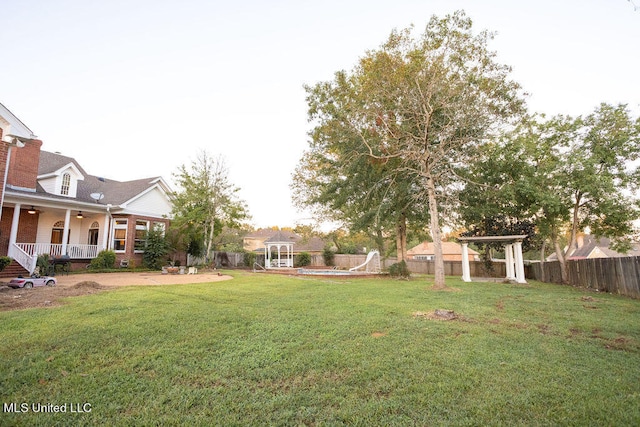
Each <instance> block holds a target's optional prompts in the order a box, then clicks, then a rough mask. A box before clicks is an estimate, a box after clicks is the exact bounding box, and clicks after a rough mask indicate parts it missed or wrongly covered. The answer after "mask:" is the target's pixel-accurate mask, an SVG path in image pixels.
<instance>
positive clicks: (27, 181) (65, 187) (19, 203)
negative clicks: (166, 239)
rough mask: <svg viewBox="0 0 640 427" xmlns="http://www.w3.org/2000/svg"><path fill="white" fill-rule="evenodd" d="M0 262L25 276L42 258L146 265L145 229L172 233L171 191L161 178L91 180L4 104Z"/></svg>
mask: <svg viewBox="0 0 640 427" xmlns="http://www.w3.org/2000/svg"><path fill="white" fill-rule="evenodd" d="M0 138H1V140H2V142H1V143H0V179H2V185H0V191H2V194H1V195H0V199H1V205H2V210H1V213H0V215H1V216H0V255H8V256H10V257H11V258H13V259H14V261H16V262H18V263H19V264H20V265H21V266H22V267H23V268H24V269H25V270H27V272H29V273H31V272H32V271H33V270H34V268H35V263H36V260H37V257H38V255H40V254H49V255H50V256H51V257H54V258H58V257H62V256H68V257H69V258H70V259H71V262H72V263H76V264H78V263H82V264H83V265H85V264H87V263H88V262H89V260H91V259H92V258H94V257H95V256H96V255H97V254H98V252H100V251H101V250H103V249H111V250H113V251H115V253H116V257H117V260H118V261H117V262H118V263H119V262H120V260H127V261H129V262H130V263H131V264H136V265H140V263H141V261H142V254H143V253H144V246H145V243H146V242H145V235H146V232H147V230H149V229H151V228H152V227H154V226H155V225H156V224H158V225H159V226H160V227H163V228H166V227H168V225H169V217H170V214H171V210H172V204H171V199H170V193H171V190H170V188H169V187H168V185H167V183H166V182H165V181H164V180H163V179H162V178H161V177H153V178H145V179H139V180H134V181H126V182H120V181H114V180H111V179H104V178H99V177H97V176H93V175H89V174H88V173H87V172H86V171H85V170H84V169H83V168H82V166H80V164H78V162H76V161H75V160H74V159H73V158H72V157H67V156H63V155H61V154H58V153H51V152H47V151H42V150H41V146H42V141H41V140H39V139H37V138H36V136H35V135H34V134H33V132H31V130H30V129H29V128H27V127H26V126H25V125H24V124H23V123H22V122H21V121H20V120H19V119H18V118H17V117H15V116H14V115H13V114H12V113H11V112H10V111H9V110H8V109H7V108H6V107H4V106H3V105H2V104H0Z"/></svg>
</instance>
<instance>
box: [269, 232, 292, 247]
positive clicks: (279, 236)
mask: <svg viewBox="0 0 640 427" xmlns="http://www.w3.org/2000/svg"><path fill="white" fill-rule="evenodd" d="M294 241H295V237H294V235H293V234H292V233H284V232H282V231H278V232H277V233H276V234H274V235H273V236H271V237H269V238H268V239H267V240H265V241H264V242H265V243H290V244H293V243H294Z"/></svg>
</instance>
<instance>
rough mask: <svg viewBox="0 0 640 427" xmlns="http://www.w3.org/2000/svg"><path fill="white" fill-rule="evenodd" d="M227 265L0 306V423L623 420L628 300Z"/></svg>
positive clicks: (635, 378) (626, 420) (551, 289)
mask: <svg viewBox="0 0 640 427" xmlns="http://www.w3.org/2000/svg"><path fill="white" fill-rule="evenodd" d="M232 274H233V275H235V276H236V277H235V279H234V280H231V281H226V282H217V283H213V284H198V285H177V286H148V287H135V288H133V287H129V288H122V289H117V290H113V291H109V292H104V293H100V294H95V295H91V296H86V297H78V298H71V299H69V300H68V304H67V305H65V306H62V307H55V308H48V309H29V310H22V311H12V312H2V313H0V320H1V322H2V326H3V328H2V330H1V332H0V339H1V340H2V346H1V350H0V358H1V362H0V363H1V365H0V366H2V369H1V370H0V396H1V397H2V398H1V399H0V400H1V401H2V402H0V403H2V404H3V406H4V407H3V413H0V425H54V424H57V425H96V424H104V425H132V424H136V425H140V424H142V425H178V424H188V425H203V426H208V425H225V426H227V425H243V426H244V425H283V426H284V425H286V426H289V425H362V426H372V425H385V426H389V425H403V426H404V425H421V426H422V425H510V426H511V425H577V426H583V425H616V426H621V425H629V426H631V425H640V301H638V300H632V299H629V298H623V297H618V296H611V295H604V294H597V293H591V292H585V291H581V290H577V289H573V288H569V287H561V286H555V285H546V284H540V283H531V284H529V285H510V284H496V283H463V282H461V281H459V280H457V279H453V278H449V279H448V284H449V286H451V287H453V288H455V290H454V291H448V292H436V291H432V290H430V289H429V286H430V284H429V283H428V279H426V278H414V279H412V280H411V281H395V280H387V279H357V280H331V279H323V278H294V277H286V276H277V275H265V274H252V273H244V272H233V273H232ZM435 309H448V310H454V311H455V313H456V314H457V315H458V316H459V317H458V318H457V319H455V320H450V321H443V320H433V319H430V318H429V317H428V316H425V315H422V314H425V313H429V312H432V311H433V310H435ZM12 402H13V403H16V404H17V407H18V408H20V404H21V403H26V404H28V405H27V406H28V407H29V408H28V409H29V411H28V412H26V413H7V412H6V409H7V405H8V404H10V403H12ZM85 403H87V404H89V405H90V407H89V406H87V405H84V406H83V404H85ZM32 404H36V405H37V404H41V405H43V406H44V405H47V404H55V405H63V406H62V407H64V408H66V410H67V412H66V413H42V412H40V413H34V412H33V411H32ZM64 405H66V406H64ZM72 409H74V410H76V411H78V410H88V409H90V410H91V411H90V412H84V413H79V412H74V413H71V410H72Z"/></svg>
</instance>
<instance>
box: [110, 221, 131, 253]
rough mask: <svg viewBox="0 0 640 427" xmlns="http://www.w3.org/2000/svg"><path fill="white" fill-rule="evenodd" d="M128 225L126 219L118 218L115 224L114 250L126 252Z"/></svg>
mask: <svg viewBox="0 0 640 427" xmlns="http://www.w3.org/2000/svg"><path fill="white" fill-rule="evenodd" d="M127 226H128V221H127V220H126V219H116V220H115V222H114V224H113V250H114V251H116V252H124V251H125V249H126V248H127Z"/></svg>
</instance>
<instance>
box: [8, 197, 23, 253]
mask: <svg viewBox="0 0 640 427" xmlns="http://www.w3.org/2000/svg"><path fill="white" fill-rule="evenodd" d="M21 206H22V205H21V204H20V203H16V205H15V206H14V208H13V220H12V221H11V232H10V233H9V251H11V247H12V246H13V245H14V244H15V243H16V241H17V239H18V224H19V223H20V207H21Z"/></svg>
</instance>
